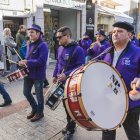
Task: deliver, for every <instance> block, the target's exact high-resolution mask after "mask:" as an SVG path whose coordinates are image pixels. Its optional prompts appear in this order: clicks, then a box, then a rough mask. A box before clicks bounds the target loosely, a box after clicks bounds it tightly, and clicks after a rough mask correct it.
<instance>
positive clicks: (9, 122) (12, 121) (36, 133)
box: [0, 64, 127, 140]
mask: <svg viewBox="0 0 140 140" xmlns="http://www.w3.org/2000/svg"><path fill="white" fill-rule="evenodd" d="M53 69H54V65H53V64H51V65H49V67H48V70H47V78H48V80H49V82H50V83H51V77H52V71H53ZM22 86H23V81H22V80H21V81H19V82H16V83H12V84H11V86H8V84H7V85H6V88H7V89H8V91H9V92H10V91H11V93H12V94H11V96H12V99H13V105H12V106H13V107H12V106H11V108H15V107H17V106H18V107H19V108H18V109H19V110H18V109H17V110H16V111H15V113H14V112H13V113H11V114H10V115H7V116H6V117H3V118H2V119H0V140H49V139H50V138H51V140H62V139H63V135H62V134H61V133H59V134H58V135H56V134H57V133H58V132H60V131H61V130H62V129H63V128H64V127H65V125H66V119H65V117H66V115H65V111H64V108H63V106H62V103H61V104H60V105H59V106H58V108H57V109H56V110H55V111H51V110H50V109H49V108H47V106H45V110H44V114H45V117H44V118H43V119H41V120H39V121H37V122H30V121H29V120H27V119H26V116H27V114H28V113H29V112H30V111H31V110H30V109H31V108H30V107H29V106H28V103H27V102H26V100H25V97H23V95H22ZM15 92H16V94H15ZM24 103H25V105H24ZM22 107H23V108H22ZM8 108H10V106H9V107H5V108H2V109H0V115H1V112H2V110H8ZM55 135H56V136H55ZM53 136H54V137H53ZM73 140H101V131H87V130H85V129H83V128H81V127H80V126H78V127H77V129H76V132H75V134H74V137H73ZM116 140H127V138H126V135H125V133H124V130H123V128H122V127H121V128H118V129H117V139H116Z"/></svg>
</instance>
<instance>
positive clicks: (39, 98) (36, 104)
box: [23, 76, 44, 113]
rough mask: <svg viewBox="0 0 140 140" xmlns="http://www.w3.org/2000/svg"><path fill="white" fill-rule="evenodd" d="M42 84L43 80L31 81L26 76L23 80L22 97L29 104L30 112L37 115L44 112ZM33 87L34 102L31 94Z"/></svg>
mask: <svg viewBox="0 0 140 140" xmlns="http://www.w3.org/2000/svg"><path fill="white" fill-rule="evenodd" d="M43 82H44V80H33V79H31V78H29V77H28V76H27V77H25V78H24V87H23V93H24V96H25V97H26V99H27V100H28V102H29V103H30V105H31V107H32V111H37V113H43V110H44V96H43ZM33 85H34V87H35V93H36V100H35V98H34V97H33V95H32V94H31V90H32V87H33Z"/></svg>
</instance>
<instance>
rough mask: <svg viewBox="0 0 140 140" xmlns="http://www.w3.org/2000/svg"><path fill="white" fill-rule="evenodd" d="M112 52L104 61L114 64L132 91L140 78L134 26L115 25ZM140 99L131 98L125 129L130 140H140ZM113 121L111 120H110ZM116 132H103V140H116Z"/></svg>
mask: <svg viewBox="0 0 140 140" xmlns="http://www.w3.org/2000/svg"><path fill="white" fill-rule="evenodd" d="M113 27H114V28H113V32H112V41H113V45H114V46H113V48H112V51H110V52H109V53H107V54H106V55H105V57H104V61H106V62H109V63H110V64H112V65H113V66H114V67H115V68H116V69H117V70H118V71H119V73H120V74H121V76H122V78H123V80H124V82H125V84H126V87H127V90H128V91H130V90H131V81H133V80H134V78H136V77H140V48H139V47H137V46H134V45H133V44H131V42H130V35H131V31H133V30H134V29H133V26H132V25H131V24H129V23H128V22H121V21H120V22H116V23H114V24H113ZM134 82H135V81H134ZM139 115H140V99H139V100H136V101H133V100H131V99H130V98H129V110H128V114H127V117H126V119H125V121H124V123H123V127H124V130H125V133H126V135H127V138H128V139H129V140H139V139H140V132H139V123H138V121H139ZM110 121H111V120H110ZM115 137H116V130H110V131H103V135H102V140H115Z"/></svg>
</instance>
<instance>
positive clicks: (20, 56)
mask: <svg viewBox="0 0 140 140" xmlns="http://www.w3.org/2000/svg"><path fill="white" fill-rule="evenodd" d="M13 49H14V51H15V53H16V54H17V55H18V57H19V58H20V60H22V58H21V56H20V55H19V54H18V52H17V51H16V49H15V48H13Z"/></svg>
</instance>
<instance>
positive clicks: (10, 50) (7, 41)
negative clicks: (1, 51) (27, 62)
mask: <svg viewBox="0 0 140 140" xmlns="http://www.w3.org/2000/svg"><path fill="white" fill-rule="evenodd" d="M3 37H4V46H5V47H6V48H7V56H8V59H9V60H12V61H14V62H17V61H18V56H17V54H16V52H15V50H16V49H17V44H16V42H15V41H14V38H13V37H12V35H11V30H10V28H4V30H3ZM14 49H15V50H14ZM16 70H17V64H15V63H10V72H14V71H16Z"/></svg>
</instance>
